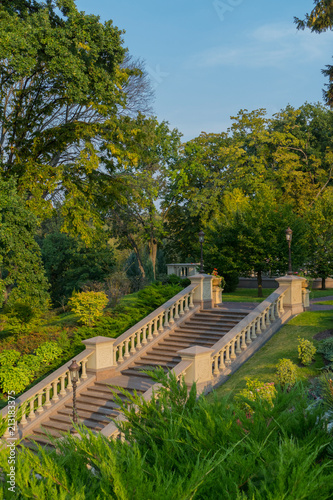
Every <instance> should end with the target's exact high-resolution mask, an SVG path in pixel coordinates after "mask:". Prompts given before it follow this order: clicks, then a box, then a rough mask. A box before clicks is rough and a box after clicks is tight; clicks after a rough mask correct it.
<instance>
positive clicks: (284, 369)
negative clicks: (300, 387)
mask: <svg viewBox="0 0 333 500" xmlns="http://www.w3.org/2000/svg"><path fill="white" fill-rule="evenodd" d="M276 368H277V377H278V381H279V384H280V385H281V387H283V388H284V389H287V390H289V389H290V388H291V387H293V386H294V385H295V384H296V373H297V366H296V365H295V363H293V362H292V361H291V360H290V359H286V358H284V359H280V361H279V362H278V364H277V367H276Z"/></svg>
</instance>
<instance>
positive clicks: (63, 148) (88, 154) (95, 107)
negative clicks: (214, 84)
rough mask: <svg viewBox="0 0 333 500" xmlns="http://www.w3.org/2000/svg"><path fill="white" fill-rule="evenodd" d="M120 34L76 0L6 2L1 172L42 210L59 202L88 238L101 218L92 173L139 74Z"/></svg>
mask: <svg viewBox="0 0 333 500" xmlns="http://www.w3.org/2000/svg"><path fill="white" fill-rule="evenodd" d="M121 35H122V31H120V30H119V29H118V28H116V27H114V26H113V25H112V21H107V22H105V23H104V24H102V23H101V22H100V20H99V18H98V17H97V16H94V15H86V14H85V13H84V12H79V11H78V10H77V9H76V7H75V3H74V0H50V1H48V2H47V3H46V4H44V3H39V2H36V1H29V0H26V1H19V0H17V1H14V2H9V1H4V2H2V3H1V5H0V83H1V85H0V173H1V175H3V176H4V177H5V178H6V179H8V178H10V177H12V176H15V177H16V178H17V185H18V190H19V192H20V193H21V194H22V193H23V192H27V193H28V197H27V200H26V201H27V205H28V206H29V208H30V209H32V210H33V211H34V212H35V213H36V214H38V215H39V216H43V217H44V216H50V213H51V211H52V209H53V204H54V202H55V200H58V201H61V207H62V208H61V209H62V212H63V214H64V217H65V219H64V220H65V221H67V229H73V231H74V230H76V231H77V232H81V233H82V234H84V233H85V232H86V233H89V223H90V222H91V221H93V222H94V224H95V225H96V224H98V221H99V212H98V209H97V207H96V204H95V202H94V197H93V195H92V191H91V189H92V188H93V187H95V186H96V180H95V177H94V176H93V174H94V173H95V174H96V175H97V173H98V172H99V170H98V169H99V167H100V158H99V153H100V146H101V144H102V142H103V137H104V135H105V133H106V131H107V130H108V129H109V128H110V127H111V128H112V127H116V123H117V119H118V117H119V112H118V110H119V106H120V107H122V106H125V105H126V92H125V91H124V90H123V87H125V86H126V83H127V82H128V78H129V76H130V74H133V71H132V70H129V69H126V68H124V67H121V64H122V63H123V61H124V56H125V49H124V48H123V46H122V39H121ZM91 177H92V178H91ZM109 180H110V179H109ZM112 180H113V183H114V184H116V181H115V179H112Z"/></svg>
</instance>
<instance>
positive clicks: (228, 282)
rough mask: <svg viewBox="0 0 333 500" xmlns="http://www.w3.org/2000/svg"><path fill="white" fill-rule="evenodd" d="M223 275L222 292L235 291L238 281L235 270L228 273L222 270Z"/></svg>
mask: <svg viewBox="0 0 333 500" xmlns="http://www.w3.org/2000/svg"><path fill="white" fill-rule="evenodd" d="M223 277H224V279H225V286H224V292H225V293H231V292H235V291H236V288H237V286H238V282H239V279H238V273H237V272H236V271H231V272H229V273H228V272H224V271H223Z"/></svg>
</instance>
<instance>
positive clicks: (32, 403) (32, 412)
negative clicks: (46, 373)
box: [29, 396, 36, 420]
mask: <svg viewBox="0 0 333 500" xmlns="http://www.w3.org/2000/svg"><path fill="white" fill-rule="evenodd" d="M35 417H36V415H35V396H34V397H33V398H32V399H31V400H30V413H29V420H33V419H34V418H35Z"/></svg>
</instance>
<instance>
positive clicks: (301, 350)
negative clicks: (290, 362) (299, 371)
mask: <svg viewBox="0 0 333 500" xmlns="http://www.w3.org/2000/svg"><path fill="white" fill-rule="evenodd" d="M297 349H298V358H299V359H300V361H301V363H302V364H303V365H304V366H307V365H310V364H311V363H312V359H313V356H314V355H315V353H316V348H315V346H314V345H313V343H312V342H311V341H310V340H306V339H301V338H300V337H298V346H297Z"/></svg>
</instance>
